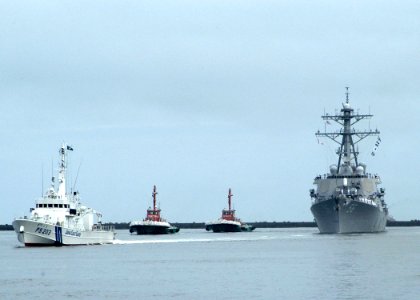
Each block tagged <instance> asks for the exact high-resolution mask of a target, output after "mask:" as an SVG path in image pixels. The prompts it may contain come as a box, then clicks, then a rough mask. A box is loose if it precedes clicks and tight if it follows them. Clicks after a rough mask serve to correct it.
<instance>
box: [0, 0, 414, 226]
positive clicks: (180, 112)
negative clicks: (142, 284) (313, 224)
mask: <svg viewBox="0 0 420 300" xmlns="http://www.w3.org/2000/svg"><path fill="white" fill-rule="evenodd" d="M419 15H420V3H419V2H418V1H414V0H413V1H400V0H399V1H392V0H390V1H379V0H378V1H373V0H368V1H355V0H350V1H303V0H297V1H295V0H294V1H291V0H290V1H289V0H288V1H281V0H277V1H265V0H262V1H261V0H255V1H253V0H251V1H246V0H241V1H239V0H232V1H230V0H223V1H221V0H201V1H181V0H171V1H169V0H168V1H164V0H153V1H142V0H136V1H128V0H127V1H120V0H118V1H117V0H108V1H94V0H89V1H78V0H76V1H74V0H72V1H62V0H60V1H48V2H46V1H9V0H0V137H1V145H0V169H1V172H0V182H1V183H0V184H1V189H0V203H1V204H2V209H1V210H0V224H11V222H12V221H13V219H14V218H15V217H19V216H23V215H25V214H26V215H27V214H28V213H29V208H30V207H34V203H35V199H36V198H38V197H40V196H41V194H42V191H45V189H46V188H48V187H49V184H50V182H49V181H50V177H51V174H52V173H54V174H56V172H57V167H58V149H59V147H60V146H61V144H62V143H63V142H66V143H68V144H69V145H72V147H73V148H74V151H73V152H71V153H70V154H69V155H70V157H69V181H70V184H69V186H72V187H73V186H74V187H75V189H77V190H79V191H80V194H81V197H82V202H83V203H84V204H85V205H87V206H89V207H93V208H94V209H96V210H98V211H100V212H102V214H103V221H110V222H129V221H131V220H136V219H141V218H143V217H144V216H145V213H146V209H147V208H148V207H149V206H150V205H151V203H152V197H151V195H152V189H153V185H156V186H157V190H158V193H159V194H158V202H159V203H160V207H161V209H162V216H163V217H165V218H166V219H167V220H168V221H170V222H203V221H211V220H214V219H217V218H218V217H219V216H220V215H221V210H222V209H223V208H225V207H226V206H227V193H228V189H229V188H232V193H233V194H234V196H233V205H234V208H235V209H236V210H237V216H238V217H240V218H241V219H243V220H244V221H248V222H251V221H252V222H253V221H312V220H313V217H312V214H311V212H310V205H311V200H310V197H309V189H311V188H314V186H313V179H314V177H315V176H317V175H318V174H323V173H326V172H327V171H328V169H329V166H330V165H331V164H334V163H336V162H337V157H336V155H335V154H334V151H335V148H336V146H335V145H334V143H333V142H330V141H327V140H323V141H322V143H318V141H317V139H316V137H315V135H314V133H315V132H316V131H317V130H318V129H319V130H321V131H322V130H323V129H324V126H325V124H324V123H323V121H322V119H321V115H323V114H324V112H329V113H334V112H335V110H336V109H340V108H341V105H342V103H343V102H344V101H345V87H346V86H349V87H350V103H351V105H352V107H353V108H354V109H355V111H356V112H357V111H359V109H360V113H369V112H370V113H372V114H373V115H374V117H373V118H372V119H371V120H370V121H367V122H364V123H363V122H359V123H358V124H357V128H359V129H366V128H372V129H376V128H378V130H380V132H381V134H380V137H381V140H382V142H381V144H380V146H379V148H378V150H377V152H376V155H375V156H372V155H371V154H370V153H371V152H372V149H373V148H374V144H375V142H376V138H370V139H366V140H364V141H363V142H361V143H360V145H359V151H360V156H359V160H360V161H362V162H364V163H366V164H367V171H368V172H371V173H377V174H379V175H380V176H381V178H382V182H383V183H382V185H381V187H384V188H385V189H386V196H385V197H386V198H385V199H386V202H387V204H388V206H389V209H390V214H391V215H392V216H393V217H394V218H395V219H397V220H411V219H420V196H419V193H418V186H419V184H420V175H419V170H420V163H419V158H418V149H419V148H420V138H419V133H418V132H419V129H420V125H419V124H420V123H419V120H420V119H419V113H420V103H419V98H420V76H419V74H420V18H419ZM76 178H77V179H76Z"/></svg>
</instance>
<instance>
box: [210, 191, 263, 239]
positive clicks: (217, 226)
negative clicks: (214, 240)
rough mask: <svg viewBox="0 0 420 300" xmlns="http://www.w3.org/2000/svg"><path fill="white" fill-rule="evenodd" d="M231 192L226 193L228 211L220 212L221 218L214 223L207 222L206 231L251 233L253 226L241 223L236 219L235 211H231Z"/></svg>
mask: <svg viewBox="0 0 420 300" xmlns="http://www.w3.org/2000/svg"><path fill="white" fill-rule="evenodd" d="M232 196H233V195H232V191H231V189H229V193H228V206H229V208H228V209H223V210H222V216H221V217H220V218H219V219H218V220H217V221H214V222H207V223H206V224H205V226H206V230H207V231H210V230H213V232H239V231H252V230H254V229H255V227H254V226H251V225H247V224H245V223H243V222H242V221H241V220H240V219H238V218H236V216H235V210H234V209H232Z"/></svg>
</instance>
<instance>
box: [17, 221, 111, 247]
mask: <svg viewBox="0 0 420 300" xmlns="http://www.w3.org/2000/svg"><path fill="white" fill-rule="evenodd" d="M12 225H13V229H14V230H15V232H16V234H17V237H18V240H19V242H21V243H22V244H24V245H25V246H72V245H100V244H112V243H113V240H114V238H115V233H114V232H113V231H105V230H100V229H97V230H75V229H71V228H66V227H62V226H57V225H53V224H49V223H43V222H37V221H33V220H28V219H16V220H14V221H13V223H12Z"/></svg>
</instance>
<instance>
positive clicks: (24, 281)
mask: <svg viewBox="0 0 420 300" xmlns="http://www.w3.org/2000/svg"><path fill="white" fill-rule="evenodd" d="M117 239H118V240H117V241H116V242H115V244H114V245H102V246H78V247H51V248H25V247H22V246H20V244H19V243H18V241H17V238H16V235H15V233H14V232H10V231H7V232H4V231H3V232H0V253H1V263H0V270H1V273H0V299H48V298H51V299H52V298H53V299H146V298H148V299H420V228H407V227H405V228H389V229H388V231H387V232H385V233H380V234H353V235H320V234H318V231H317V229H315V228H293V229H258V228H257V229H256V231H255V232H244V233H210V232H206V231H205V230H196V229H194V230H181V231H180V232H179V233H177V234H175V235H166V236H137V235H130V234H129V233H128V230H127V231H126V230H124V231H118V234H117Z"/></svg>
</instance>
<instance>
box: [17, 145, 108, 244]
mask: <svg viewBox="0 0 420 300" xmlns="http://www.w3.org/2000/svg"><path fill="white" fill-rule="evenodd" d="M67 151H73V148H72V147H70V146H68V145H65V144H63V145H62V147H61V148H60V151H59V152H60V168H59V172H58V188H57V191H56V190H55V180H54V177H53V178H52V183H51V187H50V188H49V189H48V190H47V192H46V193H45V195H44V196H43V197H41V198H40V199H38V200H37V201H36V207H35V208H31V210H30V212H31V215H30V216H28V217H27V216H25V217H23V218H17V219H15V220H14V221H13V223H12V225H13V229H14V230H15V232H16V234H17V236H18V240H19V241H20V242H21V243H23V244H25V246H53V245H55V246H61V245H90V244H106V243H112V242H113V240H114V237H115V232H114V228H113V227H112V226H104V225H102V223H101V217H102V215H101V214H100V213H99V212H97V211H95V210H93V209H92V208H88V207H86V206H83V205H82V204H81V202H80V197H79V193H78V192H71V193H68V192H67V190H66V169H67Z"/></svg>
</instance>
